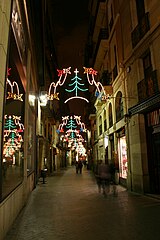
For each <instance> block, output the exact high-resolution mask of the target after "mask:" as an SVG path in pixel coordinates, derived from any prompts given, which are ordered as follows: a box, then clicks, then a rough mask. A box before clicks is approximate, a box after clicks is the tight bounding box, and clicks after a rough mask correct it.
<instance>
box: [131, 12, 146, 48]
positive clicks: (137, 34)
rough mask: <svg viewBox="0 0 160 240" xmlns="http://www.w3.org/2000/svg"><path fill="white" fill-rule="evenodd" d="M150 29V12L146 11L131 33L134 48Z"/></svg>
mask: <svg viewBox="0 0 160 240" xmlns="http://www.w3.org/2000/svg"><path fill="white" fill-rule="evenodd" d="M149 29H150V25H149V13H146V14H145V15H144V17H143V18H142V19H141V21H140V22H139V23H138V25H137V26H136V28H135V29H134V30H133V32H132V33H131V39H132V47H133V48H134V47H135V46H136V45H137V44H138V43H139V41H140V40H141V39H142V38H143V37H144V35H145V34H146V33H147V32H148V31H149Z"/></svg>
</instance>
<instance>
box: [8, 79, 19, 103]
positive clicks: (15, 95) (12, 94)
mask: <svg viewBox="0 0 160 240" xmlns="http://www.w3.org/2000/svg"><path fill="white" fill-rule="evenodd" d="M7 84H9V86H10V88H11V91H10V92H8V96H7V99H11V98H12V99H14V100H19V101H22V102H23V99H22V96H23V94H20V93H19V87H18V84H17V83H16V82H15V81H14V82H13V83H11V81H10V80H9V79H8V78H7ZM14 89H15V90H16V93H15V92H14Z"/></svg>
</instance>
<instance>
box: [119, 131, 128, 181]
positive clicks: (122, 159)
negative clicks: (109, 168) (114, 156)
mask: <svg viewBox="0 0 160 240" xmlns="http://www.w3.org/2000/svg"><path fill="white" fill-rule="evenodd" d="M116 134H117V138H118V160H119V177H120V182H121V183H122V184H124V185H126V180H127V172H128V159H127V144H126V136H125V129H124V128H122V129H120V130H119V131H118V132H117V133H116Z"/></svg>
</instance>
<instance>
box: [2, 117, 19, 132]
mask: <svg viewBox="0 0 160 240" xmlns="http://www.w3.org/2000/svg"><path fill="white" fill-rule="evenodd" d="M4 128H5V129H7V130H8V131H11V130H13V129H17V127H16V125H15V122H14V121H13V119H12V117H11V116H9V118H8V119H7V120H6V122H5V125H4Z"/></svg>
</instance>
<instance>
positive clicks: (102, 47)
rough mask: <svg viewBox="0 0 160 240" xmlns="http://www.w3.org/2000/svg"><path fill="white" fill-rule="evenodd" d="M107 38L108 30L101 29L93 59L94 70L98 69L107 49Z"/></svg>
mask: <svg viewBox="0 0 160 240" xmlns="http://www.w3.org/2000/svg"><path fill="white" fill-rule="evenodd" d="M108 37H109V34H108V29H107V28H101V29H100V32H99V36H98V41H97V45H96V49H95V52H94V58H93V65H94V68H95V69H99V67H100V65H101V63H102V61H103V59H104V56H105V53H106V50H107V48H108Z"/></svg>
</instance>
